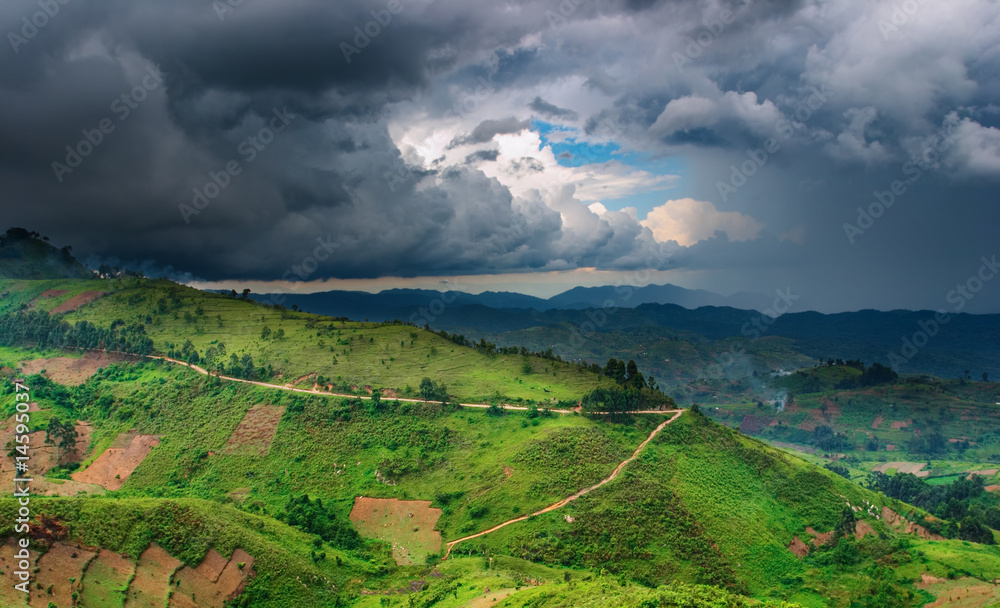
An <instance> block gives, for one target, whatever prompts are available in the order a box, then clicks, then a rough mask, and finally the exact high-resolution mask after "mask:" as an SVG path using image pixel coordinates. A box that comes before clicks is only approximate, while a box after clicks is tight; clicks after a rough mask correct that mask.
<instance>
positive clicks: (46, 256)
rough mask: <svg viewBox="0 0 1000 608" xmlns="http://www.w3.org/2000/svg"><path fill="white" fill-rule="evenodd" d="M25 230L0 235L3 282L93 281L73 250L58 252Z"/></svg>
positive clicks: (65, 249)
mask: <svg viewBox="0 0 1000 608" xmlns="http://www.w3.org/2000/svg"><path fill="white" fill-rule="evenodd" d="M37 237H38V234H37V233H31V232H28V231H27V230H24V229H21V228H11V229H10V230H8V231H7V232H6V233H4V234H2V235H0V279H31V280H41V279H92V278H94V273H92V272H91V271H90V270H88V269H87V268H86V267H85V266H83V265H82V264H80V263H79V262H77V261H76V259H75V258H74V257H73V255H72V253H71V249H70V248H69V247H64V248H63V249H61V250H60V249H56V248H55V247H53V246H52V245H49V244H48V242H46V241H44V240H41V239H40V238H37Z"/></svg>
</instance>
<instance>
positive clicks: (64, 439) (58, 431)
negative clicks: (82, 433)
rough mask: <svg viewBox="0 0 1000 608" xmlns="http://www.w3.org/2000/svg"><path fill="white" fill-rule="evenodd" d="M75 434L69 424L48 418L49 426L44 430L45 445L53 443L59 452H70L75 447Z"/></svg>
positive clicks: (74, 429) (73, 428) (74, 430)
mask: <svg viewBox="0 0 1000 608" xmlns="http://www.w3.org/2000/svg"><path fill="white" fill-rule="evenodd" d="M76 438H77V432H76V428H75V427H74V426H73V424H72V423H71V422H63V421H62V420H59V419H58V418H56V417H55V416H53V417H52V418H49V426H48V427H47V428H46V429H45V443H55V444H56V446H57V447H58V448H59V449H60V450H71V449H73V448H74V447H76Z"/></svg>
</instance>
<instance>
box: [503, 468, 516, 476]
mask: <svg viewBox="0 0 1000 608" xmlns="http://www.w3.org/2000/svg"><path fill="white" fill-rule="evenodd" d="M503 474H504V477H508V478H509V477H510V476H511V475H513V474H514V469H512V468H510V467H508V466H504V468H503Z"/></svg>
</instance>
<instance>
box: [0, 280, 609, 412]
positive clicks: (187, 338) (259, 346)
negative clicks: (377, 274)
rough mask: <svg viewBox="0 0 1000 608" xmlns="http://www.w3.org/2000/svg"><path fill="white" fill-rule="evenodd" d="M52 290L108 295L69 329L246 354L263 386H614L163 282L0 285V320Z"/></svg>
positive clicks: (530, 390) (83, 310)
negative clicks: (131, 328) (118, 328)
mask: <svg viewBox="0 0 1000 608" xmlns="http://www.w3.org/2000/svg"><path fill="white" fill-rule="evenodd" d="M82 283H87V285H82ZM95 285H96V286H97V287H95ZM56 288H58V289H60V290H67V291H68V293H67V294H65V295H64V296H60V297H61V298H63V299H65V298H68V297H70V296H71V294H73V293H79V292H80V291H82V290H83V289H87V290H94V289H100V290H102V291H106V292H109V293H108V295H106V296H104V297H101V298H99V299H97V300H95V301H93V302H91V303H89V304H86V305H84V306H81V307H80V308H78V309H77V310H75V311H72V312H70V313H68V314H66V315H65V316H64V319H65V320H66V321H67V322H69V323H71V324H74V323H77V322H79V321H89V322H91V323H93V324H95V325H96V326H98V327H102V328H107V327H110V326H111V325H112V323H114V322H115V321H116V320H119V319H121V320H122V321H123V322H124V323H125V325H133V324H136V325H143V326H144V331H145V334H146V335H148V336H149V337H150V338H151V339H152V340H153V343H154V350H155V351H156V352H157V353H160V354H170V353H173V354H175V355H178V356H179V357H181V358H184V359H185V360H190V359H191V353H192V352H194V353H197V355H198V358H197V361H198V363H199V364H200V365H203V366H206V367H209V368H217V367H223V368H226V369H228V366H230V365H231V362H232V361H231V359H232V357H233V356H234V355H235V356H236V358H237V360H242V359H243V357H244V356H245V355H246V356H249V358H250V360H252V365H253V366H255V367H256V368H257V369H261V368H264V369H268V368H269V370H270V371H269V372H268V373H269V374H270V378H269V381H271V382H275V383H282V384H283V383H298V384H300V385H302V386H306V387H309V388H311V387H312V386H313V385H314V384H315V383H317V382H318V383H319V384H321V385H325V386H331V387H333V388H334V389H336V390H339V391H342V392H354V391H358V392H361V391H364V390H365V389H364V387H366V386H369V387H374V388H384V389H391V390H393V391H395V392H396V393H398V394H399V395H400V396H411V397H416V396H419V392H418V390H419V386H420V383H421V380H422V379H423V378H425V377H430V378H432V379H434V380H435V381H437V382H441V383H444V384H445V385H446V386H447V387H448V392H449V394H450V395H452V396H453V397H455V398H458V399H460V400H475V401H480V402H481V401H486V400H489V399H496V398H503V399H508V400H521V401H532V402H537V403H540V404H545V403H549V404H551V403H554V402H558V401H560V400H565V401H577V400H579V399H580V398H581V397H582V396H583V395H584V394H585V393H586V392H587V391H589V390H591V389H593V388H595V387H597V386H604V385H608V386H610V385H612V384H613V382H612V381H611V380H609V379H607V378H604V377H602V376H600V375H597V374H594V373H592V372H590V371H588V370H585V369H582V368H581V367H579V366H576V365H573V364H570V363H564V362H561V361H556V360H553V359H547V358H540V357H535V356H524V355H521V354H517V355H514V354H509V355H504V354H495V355H491V354H487V353H484V352H480V351H479V350H476V349H473V348H468V347H464V346H460V345H458V344H456V343H454V342H452V341H450V340H448V339H445V338H443V337H441V336H439V335H437V334H434V333H433V332H429V331H426V330H424V329H420V328H416V327H412V326H409V325H405V324H393V323H364V322H355V321H347V320H343V319H332V318H327V317H319V316H316V315H309V314H306V313H299V312H293V311H287V310H280V309H275V308H270V307H267V306H264V305H261V304H257V303H255V302H252V301H247V300H243V299H241V298H232V297H230V296H227V295H222V294H215V293H206V292H202V291H198V290H195V289H191V288H187V287H183V286H180V285H177V284H175V283H171V282H169V281H153V280H147V279H110V280H102V281H87V282H80V281H67V282H65V283H55V284H53V283H49V282H40V283H33V282H14V281H0V292H4V293H6V294H7V295H6V296H5V297H4V298H0V313H5V312H11V311H15V310H18V309H20V308H21V306H22V305H26V306H29V307H31V308H34V309H38V310H43V311H45V310H52V308H53V307H55V306H56V305H57V302H56V301H50V300H49V298H40V297H39V296H40V295H41V294H42V293H43V292H45V291H46V290H50V289H56ZM74 290H75V291H74ZM188 343H190V344H189V345H188ZM210 348H211V351H210V350H209V349H210ZM206 356H207V358H206Z"/></svg>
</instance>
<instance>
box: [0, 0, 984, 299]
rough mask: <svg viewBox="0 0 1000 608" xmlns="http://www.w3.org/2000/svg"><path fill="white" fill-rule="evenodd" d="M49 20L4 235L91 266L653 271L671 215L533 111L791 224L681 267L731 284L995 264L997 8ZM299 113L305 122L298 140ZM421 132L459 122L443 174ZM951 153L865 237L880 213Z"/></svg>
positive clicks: (849, 5) (253, 273)
mask: <svg viewBox="0 0 1000 608" xmlns="http://www.w3.org/2000/svg"><path fill="white" fill-rule="evenodd" d="M390 5H391V6H390ZM390 8H392V9H393V10H391V11H390V10H389V9H390ZM38 10H39V5H38V4H37V2H34V1H30V0H16V1H10V2H5V3H3V4H2V5H0V32H3V33H5V34H7V43H8V45H9V46H8V47H7V48H4V49H3V51H4V52H0V109H2V110H3V111H2V112H0V179H2V180H3V183H4V186H5V197H4V202H3V211H4V213H3V215H4V219H5V220H7V222H8V223H11V224H17V225H24V226H27V227H29V228H32V229H37V230H41V231H44V232H45V233H47V234H50V235H51V236H52V237H53V238H55V239H56V240H58V241H59V242H65V243H73V244H74V245H75V250H76V251H77V252H78V253H80V254H81V255H82V256H83V257H85V258H86V257H88V256H95V258H94V259H109V258H117V259H118V260H122V261H123V262H122V263H125V262H129V261H134V262H135V263H136V264H146V267H147V268H169V269H171V272H176V273H192V274H193V275H196V276H199V277H202V278H206V279H225V278H247V279H249V278H258V279H275V278H281V277H282V276H284V275H286V274H287V273H288V272H289V269H290V268H292V267H293V266H295V265H297V264H298V263H299V262H300V261H301V260H302V259H303V258H304V257H305V256H309V255H312V253H313V252H314V251H315V250H316V248H317V247H319V248H321V249H322V251H323V253H324V254H325V255H326V257H327V260H326V261H325V262H324V263H323V264H322V265H321V266H320V267H319V268H317V269H316V270H315V272H314V273H313V274H312V275H311V276H310V277H308V278H310V279H316V278H322V277H375V276H381V275H401V274H403V275H435V274H445V273H457V272H466V273H488V272H507V271H520V270H531V269H564V268H576V267H583V266H594V267H598V268H603V269H621V270H623V271H624V270H628V269H629V268H638V267H643V266H644V264H645V261H644V260H646V259H647V258H648V257H649V256H648V251H649V250H650V247H654V248H655V247H657V246H658V245H657V244H656V243H654V242H653V241H652V235H651V232H650V231H649V230H648V229H644V228H643V227H642V226H641V225H640V223H639V222H640V220H641V219H642V217H643V215H644V213H645V211H647V210H648V209H647V210H640V211H638V215H636V212H631V211H629V212H626V211H622V212H617V211H610V212H608V213H606V214H604V215H600V216H599V215H597V214H596V213H594V212H591V211H590V210H589V209H588V208H587V206H586V204H588V203H590V202H592V201H593V200H594V198H590V199H586V200H585V199H583V198H582V195H581V194H580V192H581V191H582V188H580V187H579V186H580V184H582V183H585V180H584V181H579V180H576V179H575V178H574V176H576V177H579V176H578V175H577V174H573V175H569V176H567V174H566V173H565V172H563V173H558V172H556V173H552V174H551V176H550V175H549V174H547V173H546V171H553V167H551V166H548V165H546V164H545V163H544V162H543V160H544V159H543V158H542V157H541V155H537V156H536V155H535V154H534V151H533V150H523V149H520V148H518V149H516V150H515V151H513V152H507V151H505V149H504V148H503V145H504V144H503V143H502V142H509V141H513V140H516V139H517V137H518V136H521V137H525V136H530V135H531V134H530V133H527V132H526V129H529V128H530V127H529V124H530V123H529V120H530V118H531V116H532V114H534V115H536V116H541V117H545V118H547V119H553V120H556V121H567V122H571V123H576V124H582V129H583V133H582V136H583V138H584V139H588V138H589V139H592V140H595V141H602V142H608V141H611V142H614V143H615V144H617V145H619V146H621V147H622V150H623V151H624V152H632V153H637V154H640V155H646V156H647V157H649V158H651V159H653V160H658V159H669V158H682V159H684V161H685V163H686V165H687V166H688V167H689V170H688V171H687V172H686V173H685V175H684V178H683V182H682V185H683V189H684V194H683V195H679V196H677V197H675V198H681V197H691V198H694V199H697V200H699V201H708V202H711V203H712V205H714V207H715V208H716V209H717V210H718V211H719V212H720V213H739V214H743V215H745V216H747V217H750V218H753V219H754V220H755V221H758V222H759V223H761V224H763V225H764V226H766V230H765V231H764V232H763V233H762V235H761V236H760V237H759V238H758V239H755V240H750V241H742V242H734V241H731V240H730V239H728V238H722V237H724V236H725V234H724V233H723V234H722V236H720V237H719V238H713V239H708V240H705V241H702V242H700V243H697V244H695V245H693V246H691V247H679V246H677V247H676V248H675V249H671V251H672V254H671V258H670V260H669V262H663V263H662V264H660V266H659V267H671V268H688V269H691V270H699V271H700V270H704V271H706V272H707V271H711V272H712V273H716V276H719V277H726V278H724V279H723V278H720V279H719V281H720V283H719V285H718V286H717V287H716V288H717V289H720V290H723V291H729V288H728V287H729V286H730V285H732V286H734V287H736V286H738V287H739V288H742V289H753V288H754V287H756V286H758V285H760V286H761V287H760V288H759V289H756V290H757V291H767V290H769V289H772V288H774V287H776V286H777V287H782V285H774V283H775V282H778V283H780V282H781V281H784V280H786V279H785V278H780V279H775V278H774V274H775V273H776V272H779V269H780V272H781V273H783V275H782V277H788V278H787V281H790V282H791V281H794V282H796V284H800V285H806V286H809V288H810V289H811V290H812V292H813V293H815V294H817V295H816V297H817V300H818V301H824V302H829V303H831V304H830V305H831V306H835V307H852V306H854V307H859V306H861V305H862V304H863V303H865V302H871V303H877V305H879V306H892V305H898V304H899V303H898V302H897V303H896V304H894V303H893V302H894V300H893V297H896V296H895V294H905V298H906V299H907V301H920V302H935V301H936V300H937V299H939V298H938V293H939V292H942V290H943V292H945V293H946V292H947V288H948V287H949V285H950V284H953V282H954V281H958V280H961V279H963V278H964V277H963V276H962V275H963V273H965V272H966V271H965V270H963V268H964V267H965V266H966V265H967V264H965V262H966V261H968V260H976V259H978V256H980V255H990V254H992V253H993V251H991V248H992V247H993V246H994V243H995V234H990V230H989V229H988V227H989V226H993V225H995V223H996V222H995V220H996V218H997V208H996V203H995V194H994V193H995V188H996V183H997V180H998V179H1000V130H998V129H997V124H998V113H997V111H996V95H997V92H998V91H997V88H996V83H995V78H993V75H994V74H995V73H997V71H998V69H1000V66H998V59H997V55H996V53H995V50H994V46H995V37H991V36H989V35H988V26H987V25H986V24H989V23H992V22H993V21H994V20H995V19H997V18H998V15H997V13H998V9H997V7H996V5H995V4H993V3H989V2H972V3H969V4H968V5H965V4H963V5H961V6H958V5H956V6H954V7H945V6H939V5H934V4H932V3H919V10H918V11H917V12H915V13H914V14H913V15H907V16H906V19H905V20H903V21H902V22H899V19H898V18H897V22H898V23H896V24H895V25H891V27H889V28H887V27H885V25H884V24H885V23H889V24H893V22H892V6H890V5H888V4H886V5H884V6H883V5H882V4H879V3H871V2H867V1H865V0H843V2H839V3H836V4H835V5H832V4H829V3H821V2H812V1H809V0H796V1H776V0H775V1H771V2H768V1H766V0H755V1H753V2H742V1H736V2H723V3H689V2H663V1H661V2H654V1H649V0H620V1H619V2H609V3H587V2H584V3H580V4H577V3H575V2H572V3H562V4H559V3H551V2H542V1H537V2H536V1H524V2H517V3H489V2H467V1H459V0H438V1H436V2H429V1H427V0H400V2H399V3H398V4H397V3H390V2H389V1H388V0H385V1H384V2H383V1H380V0H374V1H373V2H366V3H361V2H338V3H333V2H319V1H316V0H290V1H289V2H282V3H268V2H263V1H254V0H246V1H244V2H243V3H242V4H240V5H239V6H236V7H233V9H232V10H231V11H227V12H225V13H224V14H223V15H221V18H220V15H219V14H217V13H216V11H214V10H213V8H212V3H210V2H204V1H200V0H199V1H195V0H185V1H178V2H169V3H168V2H154V1H152V0H141V1H135V2H126V1H125V0H108V1H106V2H101V3H88V2H85V1H83V0H73V1H72V2H69V3H67V4H65V5H60V9H59V12H58V14H55V15H53V16H51V17H49V18H48V19H47V20H46V23H45V25H44V26H39V27H37V28H36V30H37V31H34V33H32V34H31V36H30V37H28V36H27V34H28V33H31V30H30V28H29V29H28V30H25V29H24V28H25V19H28V20H29V21H30V20H31V19H32V18H33V15H34V14H35V13H37V12H38ZM945 10H948V11H950V12H949V13H948V18H947V19H944V18H943V16H942V15H943V14H942V13H941V11H945ZM373 11H374V14H373ZM727 11H728V12H727ZM553 15H555V17H553ZM893 28H894V29H893ZM11 34H13V35H14V37H13V38H12V37H11ZM17 36H22V37H23V38H24V41H23V42H22V41H20V40H19V39H18V38H17ZM991 40H992V42H991ZM991 45H993V46H991ZM15 47H16V48H15ZM152 74H155V75H157V76H156V78H155V79H154V80H152V81H151V80H149V78H150V76H151V75H152ZM154 85H155V86H154ZM815 91H822V92H823V95H824V101H823V102H822V103H821V104H818V105H817V106H816V107H812V105H815V104H812V105H810V103H809V100H810V98H811V96H813V95H814V92H815ZM139 97H141V99H139ZM569 107H572V108H573V110H570V109H568V108H569ZM125 109H127V110H128V111H127V113H126V112H125V111H124V110H125ZM275 113H279V114H282V115H285V116H289V117H291V118H290V119H289V120H288V121H287V124H284V123H283V124H281V128H280V129H276V128H275V126H276V123H274V122H273V121H274V117H275V116H276V114H275ZM578 114H579V115H578ZM782 121H784V122H782ZM102 125H103V130H102ZM425 125H427V128H428V130H430V129H431V127H433V129H435V130H437V131H441V132H447V135H446V137H445V139H444V140H443V141H442V145H441V146H439V147H438V148H436V149H431V151H430V152H426V153H427V154H430V155H432V156H437V157H438V158H436V159H434V160H432V159H431V158H423V157H422V154H424V153H425V152H424V148H423V147H422V145H420V141H421V139H420V138H421V137H427V135H426V132H421V133H418V132H417V131H419V129H417V127H423V126H425ZM946 127H947V135H946V136H945V137H944V140H942V141H946V145H939V146H937V148H934V138H935V137H936V135H935V134H936V133H938V132H940V131H941V130H942V129H945V128H946ZM411 130H413V133H414V135H413V137H412V138H408V137H409V135H410V131H411ZM401 133H404V134H405V136H402V135H400V134H401ZM498 136H505V137H498ZM772 138H773V139H774V140H775V142H776V143H777V144H778V146H777V148H775V149H774V151H773V152H769V153H768V155H767V157H766V158H764V157H762V156H760V155H759V154H757V153H756V152H755V151H756V150H758V149H763V147H764V146H765V142H767V141H768V140H769V139H772ZM491 141H498V142H501V143H499V144H496V145H499V146H500V148H499V149H489V150H483V149H479V150H476V149H471V150H464V149H459V150H455V151H454V154H455V155H457V156H456V157H454V158H451V157H449V156H448V154H449V152H448V150H447V148H448V146H447V144H448V143H449V142H450V143H451V144H453V145H454V146H459V145H465V144H470V145H475V144H484V143H487V142H491ZM518 141H520V140H518ZM510 145H513V144H510ZM67 146H68V147H69V149H67ZM479 147H480V148H483V147H485V146H482V145H479ZM431 148H433V146H432V147H431ZM938 148H939V149H938ZM928 149H931V150H934V155H935V158H932V159H929V160H928V161H927V162H926V163H924V164H923V165H920V167H921V168H920V169H919V174H918V177H917V178H915V179H916V181H914V182H912V183H909V182H908V184H909V185H908V186H907V191H906V193H905V194H902V195H899V196H897V197H896V198H897V202H896V204H895V205H894V206H893V207H892V208H891V209H888V210H886V211H885V213H884V215H883V216H880V218H878V219H877V221H876V222H874V224H873V225H872V226H871V227H870V228H867V229H865V232H864V234H863V235H862V236H861V237H857V238H856V239H855V240H854V242H853V243H852V242H849V241H848V239H847V237H846V236H845V231H844V225H845V224H846V223H849V222H850V223H857V222H858V216H859V212H858V208H859V207H863V209H865V210H867V209H868V207H869V206H870V205H871V204H872V202H873V201H874V200H875V199H874V198H873V193H875V192H884V191H888V190H890V189H891V187H892V184H893V182H894V180H899V179H904V178H905V179H914V178H913V174H912V173H910V174H906V173H904V172H905V171H908V170H910V171H912V170H913V165H910V166H909V168H907V165H906V163H907V162H908V161H909V160H910V159H911V158H914V157H919V156H921V155H923V154H925V152H926V151H927V150H928ZM753 154H757V156H752V155H753ZM74 155H75V156H74ZM77 157H79V158H77ZM449 158H451V160H448V159H449ZM755 158H756V159H757V160H754V159H755ZM761 159H764V160H761ZM77 161H79V162H77ZM493 161H496V162H493ZM748 162H750V163H751V164H750V165H747V164H746V163H748ZM54 163H59V164H61V165H63V166H64V167H65V168H67V169H71V170H70V171H61V170H59V169H58V167H56V166H55V165H54ZM232 163H236V164H235V165H233V164H232ZM746 167H749V168H746ZM230 168H235V169H236V170H234V171H232V172H230ZM558 168H559V167H558V166H556V169H558ZM745 168H746V169H745ZM237 170H238V171H237ZM498 171H499V172H500V173H497V172H498ZM504 171H506V172H507V173H503V172H504ZM492 175H500V177H501V178H504V179H507V178H509V179H511V180H513V181H512V182H510V183H508V182H504V183H501V181H498V179H497V178H494V177H489V176H492ZM539 176H542V177H543V179H542V181H530V180H538V179H539ZM556 176H559V177H556ZM549 177H551V179H549V180H548V181H549V182H551V183H546V181H545V179H547V178H549ZM592 177H593V176H588V179H590V178H592ZM614 177H615V179H619V178H622V176H620V175H616V176H614ZM521 179H523V180H529V182H526V183H531V184H536V183H537V184H540V186H538V187H537V188H536V187H535V186H532V188H528V189H525V188H517V187H515V186H516V185H517V180H521ZM560 179H566V180H567V182H566V184H564V186H565V188H563V189H559V186H560V184H559V183H558V182H559V180H560ZM741 180H742V181H741ZM612 182H613V183H614V180H612ZM736 182H740V183H739V184H737V183H736ZM505 184H506V185H505ZM720 184H724V185H728V186H729V187H731V188H732V191H729V190H726V188H720ZM541 186H546V187H549V191H547V192H542V191H540V189H543V188H541ZM574 188H576V189H574ZM216 189H217V190H218V192H217V193H216V195H215V196H212V197H207V196H205V198H204V199H201V200H203V203H204V204H203V205H202V202H199V199H198V195H197V194H196V192H197V193H202V194H203V195H204V193H206V192H215V191H216ZM512 192H517V194H513V193H512ZM591 196H592V197H593V196H594V195H591ZM598 196H599V195H598ZM671 196H672V195H670V193H669V192H667V193H665V194H664V197H663V200H666V199H667V198H670V197H671ZM602 202H603V203H605V206H606V207H607V208H608V209H612V208H614V207H615V206H616V205H615V202H614V201H602ZM945 202H947V203H948V206H947V207H946V206H945ZM196 203H197V204H198V205H202V206H201V207H194V205H195V204H196ZM180 205H188V206H190V207H191V208H192V209H194V210H195V211H197V213H196V214H189V215H187V216H186V217H185V216H183V215H182V213H181V212H180V210H179V206H180ZM629 205H632V202H631V201H628V200H626V201H624V202H621V204H620V205H618V206H619V207H621V206H629ZM946 208H947V209H949V210H947V211H946V210H945V209H946ZM185 219H186V220H189V221H185ZM776 235H780V236H776ZM331 243H334V244H336V247H334V246H332V245H331ZM672 247H673V246H672ZM827 260H836V262H828V261H827ZM177 276H182V275H180V274H178V275H177ZM900 277H914V278H912V279H907V280H905V281H904V279H902V278H900ZM299 278H305V277H299ZM859 284H861V285H864V286H865V287H864V289H860V288H859V287H858V285H859ZM900 297H902V296H900ZM998 300H1000V298H998V297H997V295H995V293H994V294H993V295H991V294H989V293H987V292H986V291H985V290H984V293H983V295H982V297H980V298H978V299H977V300H976V302H975V305H976V306H989V305H990V303H991V302H993V303H996V302H997V301H998ZM873 305H874V304H873ZM923 305H928V304H923Z"/></svg>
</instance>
